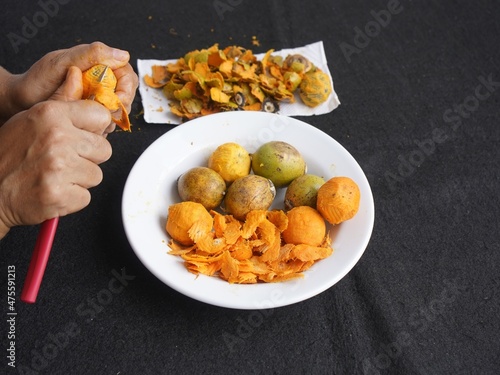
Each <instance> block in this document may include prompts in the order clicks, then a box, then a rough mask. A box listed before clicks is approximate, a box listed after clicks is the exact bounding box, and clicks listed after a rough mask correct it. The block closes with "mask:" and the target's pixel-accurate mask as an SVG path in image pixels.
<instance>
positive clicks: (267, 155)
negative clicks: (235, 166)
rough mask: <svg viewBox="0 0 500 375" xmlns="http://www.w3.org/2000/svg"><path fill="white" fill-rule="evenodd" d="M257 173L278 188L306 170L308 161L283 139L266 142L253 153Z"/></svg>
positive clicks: (253, 163) (254, 169)
mask: <svg viewBox="0 0 500 375" xmlns="http://www.w3.org/2000/svg"><path fill="white" fill-rule="evenodd" d="M252 169H253V171H254V173H255V174H256V175H259V176H263V177H266V178H268V179H270V180H271V181H272V182H273V184H274V186H276V187H277V188H280V187H284V186H286V185H288V184H289V183H290V182H292V181H293V180H295V179H296V178H297V177H299V176H302V175H303V174H304V173H305V171H306V162H305V160H304V158H303V157H302V155H301V154H300V152H299V151H298V150H297V149H296V148H295V147H293V146H292V145H290V144H288V143H286V142H282V141H271V142H267V143H264V144H263V145H262V146H260V147H259V149H258V150H257V151H256V152H255V153H254V154H252Z"/></svg>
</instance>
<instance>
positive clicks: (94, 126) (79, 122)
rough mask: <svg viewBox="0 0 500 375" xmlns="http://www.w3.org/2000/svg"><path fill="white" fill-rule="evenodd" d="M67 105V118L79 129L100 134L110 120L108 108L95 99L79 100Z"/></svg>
mask: <svg viewBox="0 0 500 375" xmlns="http://www.w3.org/2000/svg"><path fill="white" fill-rule="evenodd" d="M68 105H69V111H68V112H69V118H70V120H71V121H72V123H73V125H74V126H75V127H77V128H79V129H82V130H86V131H88V132H91V133H94V134H98V135H102V134H103V133H104V131H105V130H106V128H107V127H108V126H109V124H110V123H111V121H112V120H111V113H110V112H109V110H108V109H107V108H106V107H104V106H103V105H102V104H99V103H97V102H95V101H92V100H79V101H75V102H71V103H68ZM82 114H84V115H83V116H82Z"/></svg>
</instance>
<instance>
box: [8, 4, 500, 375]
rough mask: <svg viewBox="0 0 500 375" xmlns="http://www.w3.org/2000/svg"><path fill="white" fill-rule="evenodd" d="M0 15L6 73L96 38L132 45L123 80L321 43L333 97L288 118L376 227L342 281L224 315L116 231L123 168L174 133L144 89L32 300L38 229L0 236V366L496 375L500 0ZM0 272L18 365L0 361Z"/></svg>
mask: <svg viewBox="0 0 500 375" xmlns="http://www.w3.org/2000/svg"><path fill="white" fill-rule="evenodd" d="M3 4H4V6H3V10H2V12H1V14H0V25H1V26H0V28H1V30H2V32H1V37H2V43H1V53H0V64H1V65H2V66H3V67H5V68H6V69H7V70H9V71H11V72H13V73H21V72H24V71H25V70H27V69H28V68H29V67H30V65H31V64H33V63H34V62H35V61H36V60H38V59H39V58H40V57H42V56H43V55H44V54H46V53H48V52H50V51H53V50H57V49H61V48H68V47H71V46H73V45H76V44H80V43H90V42H93V41H96V40H99V41H102V42H104V43H106V44H108V45H111V46H114V47H118V48H122V49H125V50H128V51H129V52H130V54H131V63H132V65H133V66H134V68H135V69H136V59H138V58H141V59H148V58H151V59H153V58H154V59H166V58H177V57H180V56H183V55H184V54H185V53H186V52H188V51H191V50H194V49H200V48H207V47H209V46H211V45H213V44H214V43H219V44H220V46H227V45H232V44H234V45H240V46H243V47H246V48H250V49H252V50H253V51H254V52H255V53H261V52H265V51H267V50H268V49H271V48H274V49H282V48H292V47H298V46H302V45H305V44H309V43H312V42H316V41H319V40H322V41H323V42H324V46H325V52H326V56H327V60H328V64H329V67H330V70H331V72H332V76H333V79H334V84H335V89H336V91H337V93H338V95H339V98H340V101H341V103H342V104H341V105H340V106H339V107H338V108H337V109H336V110H335V111H333V112H331V113H329V114H326V115H321V116H313V117H303V118H299V119H301V120H303V121H305V122H307V123H309V124H311V125H314V126H315V127H317V128H319V129H321V130H322V131H324V132H326V133H328V134H329V135H330V136H331V137H333V138H334V139H336V140H337V141H338V142H340V143H341V144H342V145H343V146H344V147H345V148H346V149H347V150H348V151H349V152H350V153H351V154H352V155H353V156H354V157H355V158H356V160H357V161H358V162H359V164H360V166H361V167H362V168H363V170H364V172H365V174H366V176H367V177H368V180H369V182H370V185H371V188H372V190H373V195H374V199H375V225H374V230H373V235H372V237H371V240H370V243H369V245H368V247H367V249H366V252H365V253H364V255H363V256H362V258H361V259H360V261H359V262H358V263H357V265H356V266H355V267H354V268H353V269H352V270H351V272H350V273H349V274H348V275H347V276H345V277H344V278H343V279H342V280H341V281H340V282H338V283H337V284H336V285H334V286H333V287H332V288H330V289H328V290H327V291H325V292H323V293H321V294H319V295H317V296H315V297H313V298H310V299H308V300H306V301H303V302H300V303H297V304H294V305H290V306H286V307H281V308H276V309H270V310H264V311H258V310H255V311H248V310H233V309H226V308H220V307H215V306H211V305H208V304H204V303H201V302H198V301H195V300H193V299H191V298H189V297H186V296H184V295H182V294H180V293H178V292H176V291H174V290H172V289H170V288H169V287H168V286H166V285H164V284H163V283H162V282H161V281H159V280H158V279H157V278H156V277H155V276H153V275H152V274H151V273H150V272H149V271H148V269H146V268H145V267H144V266H143V265H142V263H141V262H140V260H139V259H138V258H137V256H136V255H135V253H134V252H133V250H132V248H131V247H130V245H129V243H128V241H127V239H126V236H125V233H124V229H123V226H122V221H121V198H122V191H123V187H124V184H125V180H126V178H127V176H128V173H129V172H130V170H131V168H132V166H133V164H134V163H135V161H136V160H137V158H138V157H139V156H140V155H141V153H142V152H143V151H144V150H145V149H146V148H147V147H148V146H149V145H150V144H151V143H152V142H153V141H155V140H156V139H157V138H158V137H160V136H161V135H163V134H165V133H166V132H168V131H169V130H171V129H172V128H173V126H171V125H157V124H147V123H146V122H145V121H144V119H143V117H142V115H141V110H142V105H141V101H140V96H139V94H137V96H136V98H135V101H134V104H133V108H132V112H131V119H132V122H133V125H134V127H133V131H132V133H125V132H115V133H113V134H111V135H110V136H109V137H108V139H109V141H110V143H111V144H112V146H113V156H112V158H111V159H110V160H109V161H108V162H106V163H104V164H103V165H102V169H103V172H104V180H103V182H102V184H101V185H99V186H98V187H96V188H93V189H92V190H91V192H92V202H91V203H90V205H89V206H88V207H87V208H85V209H84V210H82V211H80V212H78V213H76V214H72V215H69V216H66V217H64V218H62V219H61V220H60V223H59V228H58V232H57V235H56V238H55V243H54V246H53V250H52V253H51V256H50V260H49V263H48V267H47V270H46V273H45V277H44V280H43V283H42V286H41V290H40V293H39V295H38V300H37V302H36V303H35V304H33V305H27V304H24V303H22V302H21V301H20V300H19V295H20V292H21V288H22V284H23V281H24V277H25V274H26V271H27V268H28V264H29V261H30V258H31V252H32V249H33V246H34V243H35V240H36V236H37V233H38V228H39V227H38V226H33V227H17V228H14V229H12V230H11V231H10V232H9V234H8V235H7V236H6V237H5V238H4V239H3V240H1V242H0V259H1V267H0V270H1V271H0V272H1V275H0V291H1V292H0V293H1V296H2V297H1V301H2V305H3V306H2V308H1V309H2V314H3V318H2V320H3V322H2V323H1V330H0V331H1V332H2V334H1V338H0V342H1V348H2V353H3V354H2V355H1V358H2V359H1V362H0V367H1V369H2V370H0V372H1V373H6V374H14V373H19V374H111V375H117V374H498V373H499V371H500V370H499V368H500V359H499V355H500V323H499V316H500V294H499V289H500V272H499V265H500V244H499V234H498V231H499V220H498V216H499V215H500V208H499V207H500V204H499V203H500V201H499V192H500V191H499V188H500V180H499V162H500V154H499V146H498V144H499V143H498V142H499V141H500V126H499V125H500V123H499V122H500V111H499V101H500V89H499V88H500V69H499V68H500V49H499V40H500V39H499V36H500V23H499V20H498V16H499V14H500V4H499V3H498V2H494V1H477V2H470V1H451V0H446V1H437V0H434V1H401V2H398V1H396V0H388V1H371V2H365V1H360V0H356V1H346V0H342V1H319V0H314V1H308V2H304V1H284V0H282V1H278V0H274V1H269V2H264V1H262V2H259V1H253V2H251V1H246V0H239V1H230V0H217V1H207V2H202V1H190V0H186V1H179V2H166V1H154V2H153V1H146V0H143V1H127V2H123V1H116V0H115V1H101V2H95V1H85V2H77V1H60V2H58V3H57V4H58V5H57V7H56V6H55V5H54V4H56V3H55V1H54V0H45V1H44V0H41V1H40V2H20V1H13V0H6V1H4V2H3ZM42 13H44V14H46V16H44V15H43V14H42ZM36 17H38V18H36ZM34 18H36V22H38V24H39V25H40V26H36V33H35V35H31V34H33V30H32V33H31V34H30V37H29V38H25V39H26V42H23V43H21V44H18V45H17V46H15V43H13V42H12V33H14V34H17V35H19V36H23V34H22V33H23V27H24V25H25V24H26V22H27V21H28V22H32V21H33V20H34ZM25 32H28V34H29V31H26V30H25ZM9 35H10V37H9ZM369 35H371V36H369ZM253 37H255V38H253ZM253 40H257V41H258V42H259V44H260V45H259V46H256V45H254V44H252V41H253ZM9 265H13V266H15V270H16V281H15V282H16V295H17V299H16V301H17V302H16V305H15V308H16V311H17V316H16V317H15V339H14V340H12V341H14V342H15V364H16V368H12V367H10V366H8V362H9V360H8V358H6V353H8V349H9V346H10V345H11V344H10V341H11V340H9V339H8V337H7V332H8V330H9V329H10V326H9V324H10V323H9V322H7V320H8V319H9V316H8V315H7V312H8V309H7V308H8V305H7V283H8V281H7V278H8V276H7V274H8V266H9ZM106 290H108V291H110V290H111V291H112V293H109V292H106ZM98 298H99V300H98ZM99 301H101V302H99ZM4 371H5V372H4Z"/></svg>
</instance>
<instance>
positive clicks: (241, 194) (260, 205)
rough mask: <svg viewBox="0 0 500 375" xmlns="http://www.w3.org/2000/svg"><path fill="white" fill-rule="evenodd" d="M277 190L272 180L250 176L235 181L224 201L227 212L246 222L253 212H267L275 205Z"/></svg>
mask: <svg viewBox="0 0 500 375" xmlns="http://www.w3.org/2000/svg"><path fill="white" fill-rule="evenodd" d="M275 196H276V189H275V187H274V185H273V183H272V181H271V180H269V179H267V178H265V177H262V176H257V175H254V174H249V175H248V176H245V177H240V178H238V179H237V180H235V181H234V182H233V183H232V184H231V185H230V186H229V188H228V189H227V192H226V197H225V199H224V206H225V210H226V212H228V213H229V214H231V215H233V216H234V217H235V218H236V219H238V220H244V219H245V216H246V214H247V213H249V212H250V211H251V210H267V209H268V208H269V207H270V206H271V204H272V203H273V200H274V197H275Z"/></svg>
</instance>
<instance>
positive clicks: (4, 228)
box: [0, 219, 10, 240]
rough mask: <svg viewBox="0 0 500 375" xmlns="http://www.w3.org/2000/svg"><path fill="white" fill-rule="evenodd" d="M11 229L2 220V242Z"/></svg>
mask: <svg viewBox="0 0 500 375" xmlns="http://www.w3.org/2000/svg"><path fill="white" fill-rule="evenodd" d="M9 230H10V228H9V227H8V226H7V225H5V224H4V222H3V221H2V220H1V219H0V240H1V239H2V238H4V237H5V236H6V235H7V233H8V232H9Z"/></svg>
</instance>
